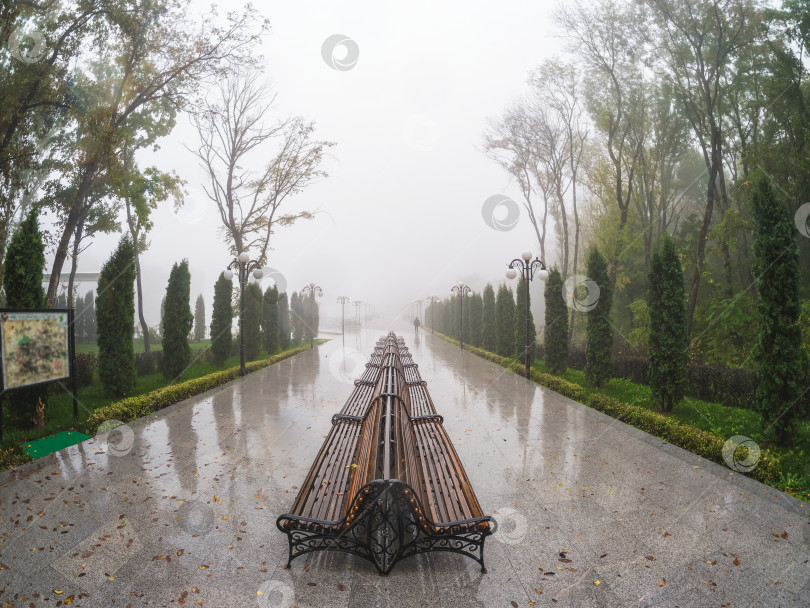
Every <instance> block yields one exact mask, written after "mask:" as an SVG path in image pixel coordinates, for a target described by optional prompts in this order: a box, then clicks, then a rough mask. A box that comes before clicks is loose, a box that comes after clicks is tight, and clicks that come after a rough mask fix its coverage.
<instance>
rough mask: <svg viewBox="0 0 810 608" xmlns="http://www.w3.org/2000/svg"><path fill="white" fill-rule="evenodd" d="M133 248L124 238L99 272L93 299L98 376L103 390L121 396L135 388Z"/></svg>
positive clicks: (127, 239)
mask: <svg viewBox="0 0 810 608" xmlns="http://www.w3.org/2000/svg"><path fill="white" fill-rule="evenodd" d="M134 283H135V246H134V245H133V243H132V239H130V238H129V236H128V235H125V236H124V237H123V238H122V239H121V241H120V243H119V244H118V247H117V248H116V250H115V251H114V252H113V254H112V256H110V259H109V260H107V262H106V263H105V264H104V266H103V267H102V269H101V274H100V275H99V279H98V296H97V297H96V326H97V329H98V375H99V378H100V380H101V385H102V386H103V387H104V390H105V391H106V392H107V393H109V394H112V395H115V396H122V395H125V394H126V393H129V392H131V391H132V389H133V388H135V351H134V349H133V345H132V328H133V327H134V326H135V289H134Z"/></svg>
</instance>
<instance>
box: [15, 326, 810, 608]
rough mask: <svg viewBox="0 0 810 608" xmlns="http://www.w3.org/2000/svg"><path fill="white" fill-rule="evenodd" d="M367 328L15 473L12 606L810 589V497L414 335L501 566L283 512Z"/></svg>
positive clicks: (625, 602)
mask: <svg viewBox="0 0 810 608" xmlns="http://www.w3.org/2000/svg"><path fill="white" fill-rule="evenodd" d="M384 333H385V331H384V330H379V331H371V330H369V331H363V332H361V333H355V334H347V336H346V349H347V350H346V351H341V340H340V338H339V337H338V338H337V339H333V340H332V341H330V342H328V343H326V344H324V345H322V346H320V347H318V348H316V349H315V350H314V351H307V352H304V353H301V354H299V355H297V356H295V357H292V358H290V359H286V360H284V361H281V362H280V363H278V364H276V365H273V366H271V367H268V368H266V369H264V370H262V371H259V372H256V373H253V374H249V375H248V376H247V377H246V378H244V379H242V380H239V381H234V382H232V383H230V384H228V385H226V386H224V387H220V388H218V389H215V390H213V391H209V392H208V393H205V394H204V395H201V396H198V397H196V398H193V399H189V400H188V401H185V402H183V403H181V404H177V405H175V406H172V407H170V408H167V409H165V410H162V411H160V412H158V413H157V414H155V415H153V416H149V417H147V418H144V419H141V420H137V421H135V422H132V423H129V424H128V425H126V427H124V428H122V429H119V430H118V431H116V432H113V433H111V434H110V436H109V437H108V438H107V439H106V440H105V439H104V438H94V439H91V440H88V441H86V442H84V443H81V444H78V445H76V446H72V447H70V448H67V449H65V450H62V451H60V452H57V453H55V454H52V455H50V456H47V457H45V458H42V459H40V460H38V461H36V462H34V463H30V464H28V465H25V466H23V467H19V468H18V469H16V470H14V471H6V472H4V473H0V541H1V542H2V545H1V546H0V602H2V605H3V606H19V607H23V606H25V607H27V608H30V607H31V606H36V607H39V606H64V605H72V606H99V607H102V606H103V607H109V606H123V607H127V606H132V607H135V606H182V605H185V606H197V605H202V606H212V607H217V608H219V607H239V608H242V607H247V606H258V607H260V608H288V607H289V606H296V607H297V608H307V607H318V608H320V607H331V606H336V607H338V606H340V607H343V606H350V607H352V608H354V607H365V606H380V607H383V606H384V607H394V606H395V607H409V606H414V607H416V606H418V607H420V608H428V607H433V606H484V607H490V606H493V607H496V606H503V607H505V608H509V607H510V606H529V605H536V606H546V605H548V606H571V607H577V608H586V607H591V606H600V607H601V606H604V607H613V606H657V607H658V606H660V607H662V608H663V607H682V608H693V607H703V606H706V607H709V606H711V607H715V606H717V607H722V606H730V607H737V606H740V607H748V606H750V607H759V606H782V607H785V608H787V607H794V606H795V607H798V606H810V561H809V560H810V541H808V537H810V507H808V505H807V504H806V503H802V502H799V501H797V500H795V499H793V498H791V497H789V496H787V495H785V494H782V493H781V492H778V491H776V490H774V489H772V488H769V487H767V486H764V485H762V484H760V483H758V482H755V481H752V480H750V479H747V478H745V477H744V476H742V475H740V474H737V473H734V472H732V471H731V470H730V469H727V468H724V467H722V466H719V465H717V464H714V463H711V462H708V461H706V460H704V459H702V458H700V457H698V456H695V455H692V454H690V453H688V452H685V451H684V450H681V449H680V448H677V447H674V446H671V445H669V444H667V443H665V442H663V441H662V440H660V439H657V438H655V437H652V436H650V435H647V434H645V433H643V432H641V431H638V430H636V429H633V428H631V427H628V426H627V425H625V424H623V423H620V422H617V421H615V420H613V419H611V418H609V417H607V416H605V415H603V414H601V413H599V412H596V411H594V410H591V409H589V408H587V407H585V406H583V405H581V404H578V403H576V402H574V401H571V400H570V399H567V398H565V397H562V396H560V395H558V394H556V393H554V392H551V391H548V390H546V389H543V388H541V387H539V386H537V385H535V384H532V383H529V382H527V381H526V380H525V379H523V378H521V377H519V376H517V375H515V374H513V373H511V372H508V371H506V370H504V369H502V368H500V367H498V366H496V365H494V364H492V363H489V362H487V361H484V360H482V359H480V358H478V357H476V356H474V355H471V354H469V353H466V352H463V353H462V352H461V351H460V350H459V349H458V348H456V347H454V346H452V345H450V344H447V343H445V342H443V341H441V340H439V339H438V338H434V337H432V336H429V335H427V336H425V335H422V336H420V338H419V339H418V340H415V337H414V335H413V331H412V330H411V331H409V332H403V335H404V337H405V340H406V344H407V345H408V347H409V348H410V351H411V353H412V354H413V359H414V361H415V362H416V363H418V364H419V370H420V373H421V375H422V377H423V378H425V379H426V380H427V381H428V389H429V390H430V393H431V396H432V397H433V400H434V402H435V404H436V408H437V410H438V412H439V413H440V414H442V415H443V416H444V419H445V422H444V424H445V427H446V428H447V430H448V432H449V433H450V436H451V437H452V439H453V441H454V443H455V446H456V449H457V451H458V453H459V456H460V457H461V459H462V461H463V462H464V464H465V467H466V469H467V473H468V475H469V477H470V480H471V482H472V484H473V488H474V489H475V491H476V493H477V495H478V498H479V501H480V503H481V506H482V508H483V510H484V512H485V513H486V514H492V515H494V516H495V518H496V519H497V520H498V522H499V530H498V532H497V533H496V534H495V535H494V536H492V537H490V538H488V539H487V542H486V549H485V559H486V563H487V568H488V573H487V574H481V573H480V572H479V568H478V566H477V564H476V563H475V562H473V561H472V560H470V559H466V558H464V557H462V556H458V555H453V554H432V555H429V556H418V557H415V558H409V559H407V560H405V561H403V562H401V563H400V564H399V565H397V567H396V568H395V569H394V570H393V572H392V573H391V574H390V575H389V576H387V577H381V576H379V575H378V574H377V573H376V571H375V570H374V567H373V566H372V565H371V564H368V563H366V562H364V561H362V560H359V559H357V558H355V557H353V556H347V555H345V554H342V553H336V552H322V553H319V554H314V555H308V556H304V557H301V558H299V559H296V560H294V561H293V563H292V568H291V569H290V570H285V569H283V566H284V564H285V563H286V557H287V555H286V554H287V542H286V537H285V536H283V535H282V534H281V533H279V532H278V530H277V529H276V526H275V520H276V517H277V516H278V515H279V514H280V513H283V512H286V511H287V510H288V509H289V508H290V507H291V505H292V501H293V499H294V497H295V495H296V493H297V491H298V487H299V486H300V484H301V483H302V482H303V480H304V477H305V475H306V473H307V471H308V470H309V467H310V465H311V463H312V460H313V459H314V457H315V454H316V452H317V450H318V448H319V447H320V445H321V442H322V441H323V438H324V436H325V435H326V433H327V431H328V429H329V426H330V417H331V415H332V414H333V413H335V412H337V411H338V410H339V409H340V407H341V406H342V404H343V402H344V401H345V399H346V398H347V397H348V395H349V392H350V391H351V388H352V386H351V382H352V381H353V379H354V378H355V377H357V376H358V375H359V374H360V372H361V370H362V367H363V365H364V364H365V362H366V360H367V359H368V356H369V355H370V353H371V351H372V349H373V346H374V343H375V342H376V340H377V339H378V338H379V337H380V336H381V335H383V334H384Z"/></svg>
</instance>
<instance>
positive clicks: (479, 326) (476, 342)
mask: <svg viewBox="0 0 810 608" xmlns="http://www.w3.org/2000/svg"><path fill="white" fill-rule="evenodd" d="M483 326H484V300H483V298H482V297H481V294H480V293H474V294H473V295H472V297H471V298H470V334H469V338H470V344H472V345H473V346H478V347H480V346H481V340H482V335H483V330H484V327H483Z"/></svg>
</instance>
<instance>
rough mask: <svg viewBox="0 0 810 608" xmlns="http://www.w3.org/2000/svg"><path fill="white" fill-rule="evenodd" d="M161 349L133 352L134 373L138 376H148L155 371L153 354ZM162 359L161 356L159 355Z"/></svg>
mask: <svg viewBox="0 0 810 608" xmlns="http://www.w3.org/2000/svg"><path fill="white" fill-rule="evenodd" d="M158 353H160V354H161V355H162V354H163V353H162V352H161V351H151V352H148V353H135V373H136V374H138V375H139V376H150V375H152V374H154V373H155V358H156V357H155V355H157V354H158ZM161 359H162V357H161Z"/></svg>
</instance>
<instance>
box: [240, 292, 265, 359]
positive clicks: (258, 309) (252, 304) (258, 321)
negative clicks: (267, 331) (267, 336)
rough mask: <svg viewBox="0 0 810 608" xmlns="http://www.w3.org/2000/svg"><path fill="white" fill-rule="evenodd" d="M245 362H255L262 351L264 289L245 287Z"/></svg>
mask: <svg viewBox="0 0 810 608" xmlns="http://www.w3.org/2000/svg"><path fill="white" fill-rule="evenodd" d="M244 323H245V361H255V360H256V359H257V358H258V356H259V352H260V351H261V349H262V288H261V287H259V286H258V285H257V284H256V283H248V284H247V285H246V286H245V314H244Z"/></svg>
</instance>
